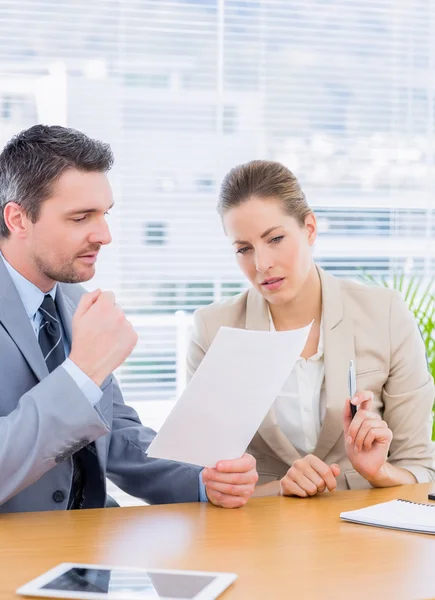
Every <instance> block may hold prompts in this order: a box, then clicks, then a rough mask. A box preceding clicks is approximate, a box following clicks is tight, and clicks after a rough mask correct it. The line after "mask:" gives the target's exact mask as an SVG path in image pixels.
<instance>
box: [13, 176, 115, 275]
mask: <svg viewBox="0 0 435 600" xmlns="http://www.w3.org/2000/svg"><path fill="white" fill-rule="evenodd" d="M112 206H113V199H112V190H111V188H110V184H109V181H108V179H107V177H106V175H105V174H104V173H98V172H92V173H87V172H83V171H77V170H68V171H65V172H64V173H63V174H62V175H61V177H60V178H59V180H58V181H57V182H56V183H55V184H54V187H53V192H52V195H51V196H50V198H48V199H46V200H44V202H43V203H42V205H41V210H40V214H39V218H38V220H37V222H36V223H31V222H30V221H28V223H27V225H28V227H27V228H26V235H25V239H24V240H23V241H24V243H25V251H26V254H27V258H28V259H29V260H30V262H31V263H32V264H33V265H34V266H35V267H36V268H37V270H38V277H40V278H43V279H46V280H52V281H60V282H62V283H78V282H82V281H88V280H89V279H91V278H92V277H93V276H94V273H95V262H96V260H97V255H98V252H99V250H100V248H101V246H102V245H103V244H109V243H110V242H111V240H112V238H111V235H110V231H109V227H108V225H107V223H106V215H107V212H108V210H109V209H110V208H111V207H112Z"/></svg>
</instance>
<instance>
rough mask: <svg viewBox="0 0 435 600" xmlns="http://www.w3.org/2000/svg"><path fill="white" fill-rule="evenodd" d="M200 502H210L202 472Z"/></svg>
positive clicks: (200, 477) (200, 475) (200, 473)
mask: <svg viewBox="0 0 435 600" xmlns="http://www.w3.org/2000/svg"><path fill="white" fill-rule="evenodd" d="M199 501H200V502H208V498H207V492H206V491H205V484H204V482H203V480H202V470H201V471H200V472H199Z"/></svg>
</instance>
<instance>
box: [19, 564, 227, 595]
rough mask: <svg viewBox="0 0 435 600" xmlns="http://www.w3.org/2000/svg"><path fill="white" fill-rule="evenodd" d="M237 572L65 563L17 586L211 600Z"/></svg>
mask: <svg viewBox="0 0 435 600" xmlns="http://www.w3.org/2000/svg"><path fill="white" fill-rule="evenodd" d="M236 578H237V575H235V574H234V573H207V572H204V571H173V570H169V569H136V568H132V567H108V566H104V565H84V564H76V563H62V564H61V565H58V566H57V567H55V568H54V569H51V570H50V571H47V573H44V574H43V575H41V576H40V577H37V578H36V579H33V580H32V581H30V582H29V583H26V584H25V585H23V586H22V587H20V588H18V589H17V594H21V595H22V596H43V597H47V598H81V599H85V598H86V599H88V598H99V599H100V600H101V599H103V598H105V599H107V600H121V599H123V600H125V599H127V598H128V599H129V600H139V599H140V600H212V599H213V598H217V597H218V596H219V595H220V594H221V593H222V592H223V591H224V590H225V589H226V588H227V587H228V586H229V585H230V584H231V583H232V582H233V581H234V580H235V579H236Z"/></svg>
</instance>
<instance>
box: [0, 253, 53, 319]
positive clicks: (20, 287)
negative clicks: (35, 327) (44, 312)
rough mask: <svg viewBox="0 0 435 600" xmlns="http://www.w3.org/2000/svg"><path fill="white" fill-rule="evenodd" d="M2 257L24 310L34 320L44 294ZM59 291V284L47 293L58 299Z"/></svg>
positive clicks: (1, 255) (0, 255)
mask: <svg viewBox="0 0 435 600" xmlns="http://www.w3.org/2000/svg"><path fill="white" fill-rule="evenodd" d="M0 257H1V259H2V260H3V262H4V265H5V267H6V269H7V271H8V273H9V275H10V276H11V279H12V281H13V283H14V285H15V287H16V288H17V292H18V295H19V296H20V298H21V302H22V303H23V305H24V309H25V311H26V313H27V315H28V317H29V319H33V318H34V316H35V315H36V313H37V312H38V310H39V307H40V306H41V304H42V301H43V300H44V296H45V294H44V292H42V291H41V290H40V289H39V288H38V287H36V285H34V284H33V283H32V282H31V281H29V280H28V279H26V278H25V277H23V275H21V273H18V271H17V270H16V269H14V267H13V266H12V265H10V264H9V263H8V261H7V260H6V259H5V257H4V256H3V254H1V252H0ZM56 291H57V283H56V284H55V285H54V287H53V288H52V289H51V290H50V291H49V292H47V293H48V294H50V296H51V297H52V298H53V300H54V299H55V298H56Z"/></svg>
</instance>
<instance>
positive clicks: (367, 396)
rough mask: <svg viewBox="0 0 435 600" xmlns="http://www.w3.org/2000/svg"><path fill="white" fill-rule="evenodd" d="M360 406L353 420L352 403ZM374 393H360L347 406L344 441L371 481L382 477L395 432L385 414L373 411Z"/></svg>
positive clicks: (357, 467) (356, 464)
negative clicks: (383, 417) (386, 420)
mask: <svg viewBox="0 0 435 600" xmlns="http://www.w3.org/2000/svg"><path fill="white" fill-rule="evenodd" d="M351 402H352V404H353V405H355V406H358V410H357V413H356V415H355V416H354V418H353V419H352V413H351V407H350V404H351ZM372 402H373V393H372V392H369V391H364V392H358V393H357V394H355V396H354V397H353V398H352V401H351V400H350V399H349V398H348V399H347V400H346V404H345V407H344V415H343V418H344V441H345V447H346V453H347V456H348V458H349V460H350V462H351V463H352V466H353V468H354V469H355V470H356V471H358V473H359V474H360V475H362V476H363V477H364V478H365V479H367V480H368V481H369V482H370V483H371V482H372V481H373V482H374V481H375V480H376V479H377V478H379V477H381V476H382V471H383V469H384V466H385V465H386V463H387V457H388V450H389V448H390V444H391V440H392V439H393V432H392V431H391V429H389V428H388V425H387V423H386V422H385V421H383V420H382V419H381V417H380V416H379V415H378V414H377V413H375V412H372V411H371V407H372Z"/></svg>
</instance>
